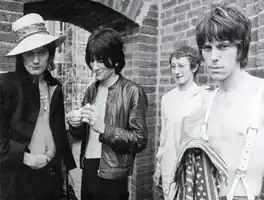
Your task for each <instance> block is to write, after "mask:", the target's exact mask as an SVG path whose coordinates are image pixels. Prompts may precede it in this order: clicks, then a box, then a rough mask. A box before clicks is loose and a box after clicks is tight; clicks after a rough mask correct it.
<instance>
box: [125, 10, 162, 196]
mask: <svg viewBox="0 0 264 200" xmlns="http://www.w3.org/2000/svg"><path fill="white" fill-rule="evenodd" d="M157 28H158V7H157V6H156V5H152V6H150V8H149V10H148V12H147V15H146V16H145V18H144V20H143V23H142V26H140V27H139V28H134V29H133V30H131V31H129V32H128V33H126V35H124V36H123V39H124V42H125V55H126V63H127V64H126V67H125V69H124V75H125V76H126V77H130V78H131V79H132V80H134V81H135V82H137V83H138V84H140V85H141V86H143V88H144V90H145V92H146V93H147V96H148V101H149V109H148V129H149V141H148V145H147V148H146V149H145V150H144V151H143V152H142V153H140V154H138V155H137V157H136V164H135V168H134V174H133V177H132V178H131V184H130V190H131V194H132V195H131V199H142V200H144V199H145V200H150V199H152V174H153V169H154V154H155V135H156V132H157V130H156V118H157V117H156V116H157V102H156V98H157V97H156V95H157V61H158V60H157V58H158V53H157V52H158V48H157V44H158V29H157Z"/></svg>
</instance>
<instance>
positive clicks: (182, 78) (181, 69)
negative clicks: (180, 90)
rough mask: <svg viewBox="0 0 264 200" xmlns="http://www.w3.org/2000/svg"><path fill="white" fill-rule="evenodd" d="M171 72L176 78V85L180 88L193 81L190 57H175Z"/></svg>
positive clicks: (172, 61) (172, 60)
mask: <svg viewBox="0 0 264 200" xmlns="http://www.w3.org/2000/svg"><path fill="white" fill-rule="evenodd" d="M170 67H171V72H172V74H173V76H174V77H175V81H176V84H177V85H178V86H179V87H182V86H185V85H187V84H188V83H190V82H192V81H193V72H194V71H195V69H194V71H193V70H192V69H191V65H190V61H189V58H188V57H181V58H179V59H177V58H175V57H173V58H172V59H171V65H170Z"/></svg>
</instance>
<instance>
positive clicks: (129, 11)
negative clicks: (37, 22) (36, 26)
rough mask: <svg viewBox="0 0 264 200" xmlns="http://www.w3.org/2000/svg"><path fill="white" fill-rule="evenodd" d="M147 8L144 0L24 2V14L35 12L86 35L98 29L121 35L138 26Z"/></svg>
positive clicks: (148, 3)
mask: <svg viewBox="0 0 264 200" xmlns="http://www.w3.org/2000/svg"><path fill="white" fill-rule="evenodd" d="M150 5H151V3H150V2H148V1H144V0H133V1H131V0H112V1H109V0H86V1H84V0H52V1H51V0H25V4H24V13H25V14H26V13H31V12H37V13H39V14H41V15H42V16H43V17H44V18H45V19H46V20H57V21H64V22H69V23H72V24H74V25H77V26H79V27H82V28H84V29H85V30H87V31H89V32H91V31H92V30H93V29H95V28H97V27H100V26H104V27H112V28H114V29H116V30H118V31H120V32H124V31H126V30H128V29H131V28H134V27H137V26H139V25H141V24H142V21H143V16H145V15H146V14H147V10H148V8H149V6H150ZM51 8H52V9H51Z"/></svg>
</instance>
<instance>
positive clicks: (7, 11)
mask: <svg viewBox="0 0 264 200" xmlns="http://www.w3.org/2000/svg"><path fill="white" fill-rule="evenodd" d="M0 1H1V0H0ZM0 5H1V3H0ZM1 11H3V12H5V13H11V14H18V15H20V14H22V15H23V12H17V11H12V10H4V9H1V7H0V12H1Z"/></svg>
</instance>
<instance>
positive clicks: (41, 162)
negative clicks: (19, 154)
mask: <svg viewBox="0 0 264 200" xmlns="http://www.w3.org/2000/svg"><path fill="white" fill-rule="evenodd" d="M50 160H51V158H50V157H49V156H47V155H44V154H40V155H34V154H31V153H26V152H25V153H24V161H23V162H24V164H26V165H28V166H29V167H31V168H32V169H41V168H43V167H45V166H46V165H47V164H48V163H49V162H50Z"/></svg>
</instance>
